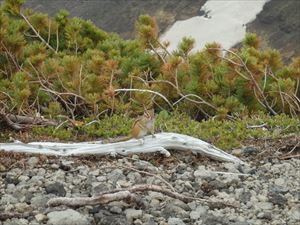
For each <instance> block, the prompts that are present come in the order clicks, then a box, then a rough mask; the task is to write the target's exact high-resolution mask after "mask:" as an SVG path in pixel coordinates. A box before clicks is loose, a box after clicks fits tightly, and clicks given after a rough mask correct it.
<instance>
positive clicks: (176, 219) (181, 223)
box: [168, 217, 185, 225]
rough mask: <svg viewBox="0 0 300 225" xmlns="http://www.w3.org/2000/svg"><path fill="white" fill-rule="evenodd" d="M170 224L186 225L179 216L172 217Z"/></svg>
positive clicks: (169, 220)
mask: <svg viewBox="0 0 300 225" xmlns="http://www.w3.org/2000/svg"><path fill="white" fill-rule="evenodd" d="M168 225H185V223H184V222H183V221H182V220H181V219H179V218H174V217H170V218H169V219H168Z"/></svg>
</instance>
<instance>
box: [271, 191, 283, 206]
mask: <svg viewBox="0 0 300 225" xmlns="http://www.w3.org/2000/svg"><path fill="white" fill-rule="evenodd" d="M268 198H269V201H270V202H272V203H273V204H275V205H279V206H284V205H285V204H286V203H287V199H286V198H285V197H284V196H283V195H281V194H278V193H274V192H273V193H269V195H268Z"/></svg>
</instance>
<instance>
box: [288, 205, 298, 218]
mask: <svg viewBox="0 0 300 225" xmlns="http://www.w3.org/2000/svg"><path fill="white" fill-rule="evenodd" d="M289 214H290V218H291V219H293V220H296V221H300V207H296V208H293V209H292V210H291V211H290V212H289Z"/></svg>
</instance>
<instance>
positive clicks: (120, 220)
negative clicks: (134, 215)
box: [94, 210, 132, 225]
mask: <svg viewBox="0 0 300 225" xmlns="http://www.w3.org/2000/svg"><path fill="white" fill-rule="evenodd" d="M94 219H95V221H96V223H97V224H99V225H102V224H103V225H104V224H109V225H120V224H122V225H130V224H132V223H129V222H128V221H127V219H126V217H125V216H124V215H123V214H117V215H115V214H111V213H109V212H108V211H105V210H102V211H100V212H99V213H96V214H95V215H94Z"/></svg>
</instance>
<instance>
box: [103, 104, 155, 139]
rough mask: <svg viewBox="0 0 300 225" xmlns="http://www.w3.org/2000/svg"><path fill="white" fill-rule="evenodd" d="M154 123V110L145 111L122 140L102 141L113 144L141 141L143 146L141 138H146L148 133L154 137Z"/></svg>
mask: <svg viewBox="0 0 300 225" xmlns="http://www.w3.org/2000/svg"><path fill="white" fill-rule="evenodd" d="M154 121H155V114H154V109H149V110H145V112H144V115H142V116H139V117H138V118H137V119H136V120H135V121H134V123H133V126H132V129H131V134H130V135H128V136H126V137H123V138H116V139H114V140H108V141H107V142H106V141H104V142H103V143H115V142H120V141H127V140H129V139H132V138H134V139H139V140H141V141H142V142H141V144H143V143H144V142H143V140H142V138H144V136H146V135H147V134H148V133H151V135H152V137H155V135H154Z"/></svg>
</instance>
